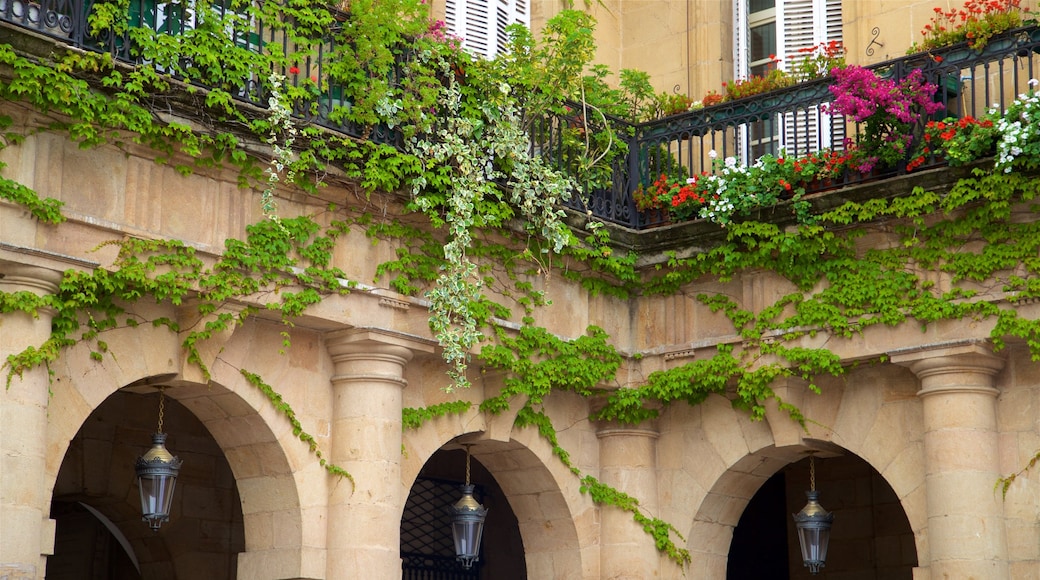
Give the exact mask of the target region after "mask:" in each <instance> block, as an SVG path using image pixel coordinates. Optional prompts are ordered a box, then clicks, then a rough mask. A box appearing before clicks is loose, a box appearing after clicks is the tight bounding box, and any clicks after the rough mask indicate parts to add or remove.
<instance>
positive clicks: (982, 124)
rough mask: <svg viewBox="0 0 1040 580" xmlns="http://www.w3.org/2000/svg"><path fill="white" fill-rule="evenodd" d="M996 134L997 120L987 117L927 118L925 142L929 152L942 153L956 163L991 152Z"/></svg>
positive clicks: (970, 160) (953, 163)
mask: <svg viewBox="0 0 1040 580" xmlns="http://www.w3.org/2000/svg"><path fill="white" fill-rule="evenodd" d="M998 136H999V134H998V133H997V126H996V124H994V122H993V119H990V118H988V117H984V118H982V119H976V118H975V117H971V116H968V117H961V118H960V119H954V118H952V117H947V118H946V119H943V120H942V121H929V122H928V125H926V126H925V132H924V142H925V147H927V148H928V150H929V152H932V151H934V152H937V153H942V155H943V157H944V158H945V159H946V161H947V162H949V164H950V165H952V166H954V167H956V166H958V165H964V164H966V163H971V162H972V161H975V160H976V159H979V158H982V157H987V156H989V155H992V154H993V152H994V151H995V149H996V144H997V137H998Z"/></svg>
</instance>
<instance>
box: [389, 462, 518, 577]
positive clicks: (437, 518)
mask: <svg viewBox="0 0 1040 580" xmlns="http://www.w3.org/2000/svg"><path fill="white" fill-rule="evenodd" d="M447 447H448V448H444V447H442V448H441V449H440V450H438V451H437V452H435V453H434V454H433V455H432V456H431V457H430V459H429V460H428V461H427V462H426V464H425V465H424V466H423V469H422V470H421V471H420V472H419V475H418V477H416V479H415V482H414V483H413V484H412V487H411V489H410V491H409V494H408V499H407V501H406V502H405V508H404V514H403V515H402V517H401V561H402V569H403V578H404V580H411V579H419V578H433V577H435V578H442V579H444V580H464V579H465V580H468V579H473V580H477V579H480V580H487V579H492V578H493V579H495V580H524V579H526V578H527V564H526V562H525V558H524V547H523V540H522V538H521V536H520V527H519V524H518V521H517V517H516V515H515V514H514V513H513V510H512V508H511V507H510V505H509V501H508V500H507V498H506V495H505V492H503V491H502V488H501V487H500V486H499V484H498V482H497V481H496V480H495V477H494V476H493V475H492V474H491V472H489V471H488V470H487V468H485V467H484V465H483V464H482V463H481V462H480V460H478V459H476V458H473V459H471V469H470V481H471V483H473V484H474V485H475V486H476V488H477V489H476V492H475V493H474V496H475V497H476V499H477V500H478V501H479V502H481V503H482V504H483V505H484V507H486V508H488V517H487V520H486V523H485V527H484V537H483V542H482V549H481V556H480V560H478V561H477V562H476V563H475V564H474V565H473V567H472V568H471V569H469V570H466V569H464V568H463V567H462V566H461V565H460V564H458V562H456V560H455V554H454V547H453V544H452V536H451V512H450V509H449V508H450V506H451V504H453V503H454V502H455V501H457V500H458V499H459V497H460V492H459V486H460V485H461V484H462V483H463V482H464V481H463V480H464V476H465V472H466V452H465V451H463V450H462V449H459V448H458V446H447ZM451 447H454V448H451Z"/></svg>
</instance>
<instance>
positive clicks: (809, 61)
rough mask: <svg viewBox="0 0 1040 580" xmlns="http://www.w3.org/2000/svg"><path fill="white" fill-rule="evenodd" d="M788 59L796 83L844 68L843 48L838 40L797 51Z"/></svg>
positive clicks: (821, 76)
mask: <svg viewBox="0 0 1040 580" xmlns="http://www.w3.org/2000/svg"><path fill="white" fill-rule="evenodd" d="M788 59H789V60H790V61H791V62H792V63H794V64H793V65H792V66H791V74H792V75H794V78H795V80H796V81H798V82H800V83H801V82H805V81H811V80H814V79H819V78H823V77H825V76H827V75H829V74H831V71H832V70H834V69H836V68H845V46H844V45H843V44H842V43H841V41H840V40H832V41H830V42H821V43H820V44H814V45H813V46H807V47H805V48H801V49H798V53H797V54H796V55H794V56H793V57H788Z"/></svg>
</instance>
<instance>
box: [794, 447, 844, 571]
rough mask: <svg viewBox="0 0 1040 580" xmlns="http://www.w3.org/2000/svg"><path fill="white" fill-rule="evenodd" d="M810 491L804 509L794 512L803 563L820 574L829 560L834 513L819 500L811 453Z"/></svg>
mask: <svg viewBox="0 0 1040 580" xmlns="http://www.w3.org/2000/svg"><path fill="white" fill-rule="evenodd" d="M809 488H810V489H809V491H807V492H805V497H806V498H808V500H809V502H808V503H806V504H805V507H803V508H802V511H800V512H798V513H796V514H794V526H795V528H797V529H798V544H799V545H800V546H801V548H802V563H803V564H804V565H805V567H806V568H808V569H809V572H810V573H811V574H818V573H819V572H820V568H823V566H824V564H825V563H826V562H827V548H828V545H829V544H830V540H831V524H832V523H834V514H832V513H830V512H828V511H827V510H825V509H823V506H822V505H820V504H819V502H818V501H817V500H818V499H819V497H820V494H819V492H817V491H816V464H815V462H814V461H813V456H812V455H809Z"/></svg>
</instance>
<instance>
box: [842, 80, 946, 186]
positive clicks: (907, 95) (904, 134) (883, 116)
mask: <svg viewBox="0 0 1040 580" xmlns="http://www.w3.org/2000/svg"><path fill="white" fill-rule="evenodd" d="M831 76H832V77H833V78H834V83H832V84H831V85H830V87H829V89H830V91H831V93H832V94H833V95H834V102H833V103H831V104H830V105H829V106H828V107H827V109H828V111H830V112H833V113H836V114H840V115H845V116H847V117H849V118H850V119H851V120H853V121H856V122H857V123H863V129H862V134H861V135H860V136H859V137H860V138H859V139H858V141H857V142H856V145H857V148H856V159H855V162H854V166H855V167H856V169H858V170H859V171H860V172H862V173H870V172H871V171H872V170H873V169H874V168H875V167H878V168H881V169H885V168H893V167H896V166H897V165H898V164H900V163H902V162H905V161H907V160H909V159H910V156H911V155H912V154H913V153H914V151H912V146H913V145H914V143H915V139H914V132H915V131H916V130H919V129H920V128H921V127H923V124H924V123H923V121H922V119H924V118H926V117H927V116H928V115H931V114H933V113H936V112H938V111H939V110H941V109H942V108H943V104H942V103H937V102H935V101H934V100H933V99H932V96H933V95H934V94H935V91H936V86H935V85H933V84H930V83H927V82H925V80H924V76H923V75H922V73H921V71H920V70H918V69H915V70H913V71H911V72H910V74H909V75H907V76H906V78H904V79H903V80H901V81H900V82H898V83H897V82H896V81H893V80H889V79H884V78H881V77H879V76H878V75H877V73H875V72H874V71H872V70H869V69H865V68H862V67H858V66H849V67H846V68H843V69H842V68H839V69H834V70H833V71H832V72H831Z"/></svg>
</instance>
